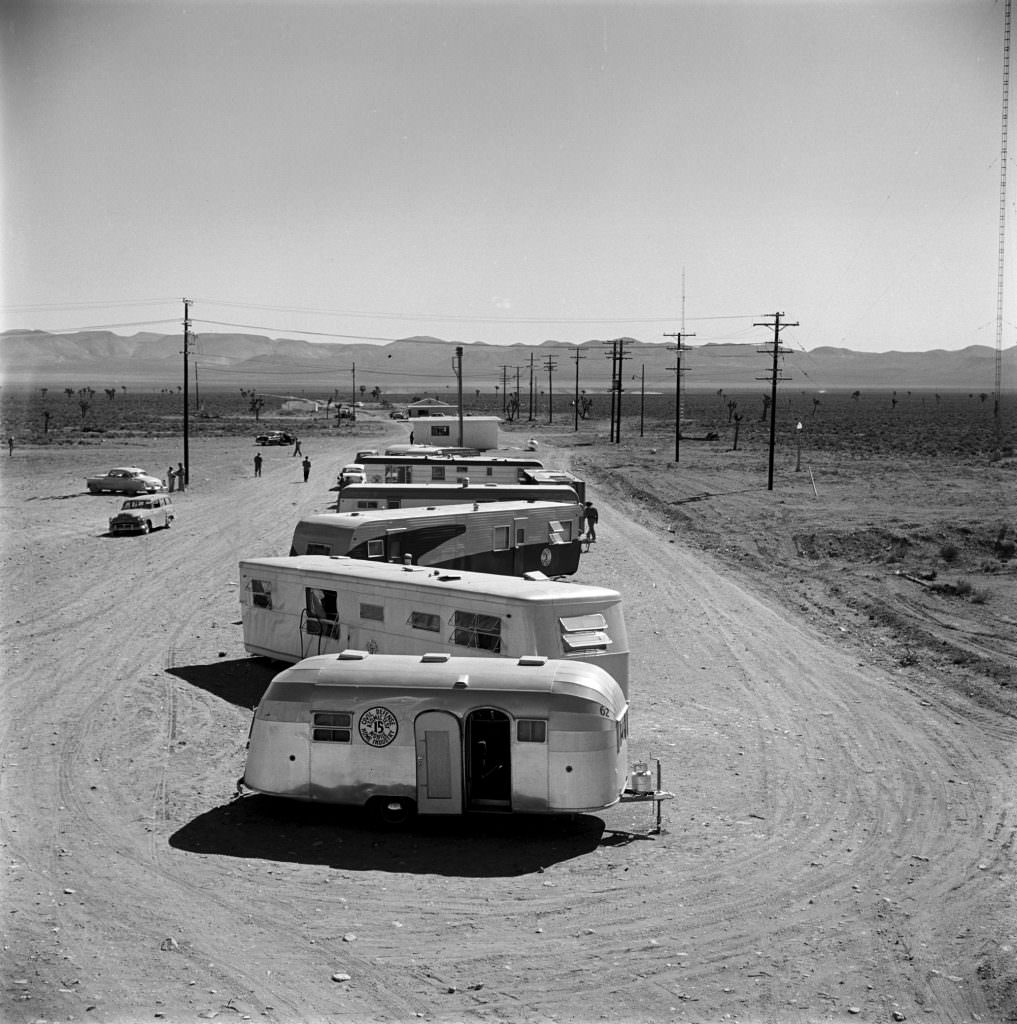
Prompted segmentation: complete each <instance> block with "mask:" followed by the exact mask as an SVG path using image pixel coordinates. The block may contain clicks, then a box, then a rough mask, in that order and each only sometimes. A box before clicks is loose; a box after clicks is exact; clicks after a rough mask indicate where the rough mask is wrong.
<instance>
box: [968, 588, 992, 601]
mask: <svg viewBox="0 0 1017 1024" xmlns="http://www.w3.org/2000/svg"><path fill="white" fill-rule="evenodd" d="M990 596H991V595H990V594H989V591H988V590H986V589H985V587H976V588H975V589H974V590H972V591H971V603H972V604H985V603H986V602H987V601H988V600H989V597H990Z"/></svg>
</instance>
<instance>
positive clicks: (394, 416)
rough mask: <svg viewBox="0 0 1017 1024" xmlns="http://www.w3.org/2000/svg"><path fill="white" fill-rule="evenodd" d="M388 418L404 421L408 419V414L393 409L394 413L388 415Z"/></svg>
mask: <svg viewBox="0 0 1017 1024" xmlns="http://www.w3.org/2000/svg"><path fill="white" fill-rule="evenodd" d="M388 418H389V419H390V420H404V419H406V413H404V412H400V411H399V410H398V409H393V410H392V412H390V413H389V414H388Z"/></svg>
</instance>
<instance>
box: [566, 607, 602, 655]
mask: <svg viewBox="0 0 1017 1024" xmlns="http://www.w3.org/2000/svg"><path fill="white" fill-rule="evenodd" d="M558 622H559V624H560V626H561V641H562V645H563V646H564V648H565V650H566V651H591V650H593V651H605V650H607V648H608V647H610V646H611V643H612V640H611V637H610V636H608V633H607V620H606V619H605V618H604V616H603V615H574V616H572V617H571V618H567V619H559V620H558Z"/></svg>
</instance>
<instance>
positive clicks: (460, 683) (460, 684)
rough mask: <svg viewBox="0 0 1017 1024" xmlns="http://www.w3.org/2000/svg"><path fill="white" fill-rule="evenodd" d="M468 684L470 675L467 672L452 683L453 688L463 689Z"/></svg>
mask: <svg viewBox="0 0 1017 1024" xmlns="http://www.w3.org/2000/svg"><path fill="white" fill-rule="evenodd" d="M469 685H470V677H469V674H468V673H463V675H461V676H460V677H459V678H458V679H457V680H456V681H455V683H454V684H453V685H452V689H453V690H465V689H467V687H469Z"/></svg>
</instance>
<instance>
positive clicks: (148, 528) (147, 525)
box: [141, 522, 152, 533]
mask: <svg viewBox="0 0 1017 1024" xmlns="http://www.w3.org/2000/svg"><path fill="white" fill-rule="evenodd" d="M151 530H152V524H151V523H149V522H145V523H142V526H141V532H142V533H150V532H151Z"/></svg>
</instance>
